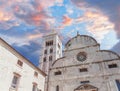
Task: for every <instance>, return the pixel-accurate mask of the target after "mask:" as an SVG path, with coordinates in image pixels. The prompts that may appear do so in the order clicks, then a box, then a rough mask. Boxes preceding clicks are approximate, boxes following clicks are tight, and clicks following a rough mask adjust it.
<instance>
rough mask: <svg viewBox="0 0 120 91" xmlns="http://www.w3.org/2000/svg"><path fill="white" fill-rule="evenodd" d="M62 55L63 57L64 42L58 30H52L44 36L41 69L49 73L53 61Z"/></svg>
mask: <svg viewBox="0 0 120 91" xmlns="http://www.w3.org/2000/svg"><path fill="white" fill-rule="evenodd" d="M60 57H62V42H61V40H60V38H59V36H58V34H57V32H56V31H55V30H52V31H51V32H50V33H48V34H46V35H45V36H43V43H42V51H41V58H40V69H41V70H42V71H43V72H45V73H46V74H48V73H49V69H50V67H51V66H52V63H53V62H54V61H55V60H57V59H58V58H60Z"/></svg>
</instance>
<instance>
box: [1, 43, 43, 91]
mask: <svg viewBox="0 0 120 91" xmlns="http://www.w3.org/2000/svg"><path fill="white" fill-rule="evenodd" d="M3 46H4V45H3V44H2V46H1V45H0V90H1V91H10V88H11V83H12V79H13V76H14V72H15V73H18V74H19V75H21V77H20V81H19V84H18V90H17V91H32V86H33V82H35V83H37V87H38V88H39V89H41V90H42V91H44V81H45V77H44V76H43V75H42V74H41V73H40V72H39V70H37V69H36V68H35V67H33V66H31V64H30V63H28V62H27V61H26V60H25V59H24V58H23V57H20V56H15V55H18V54H13V53H15V52H13V53H11V52H10V51H9V50H7V49H6V48H4V47H3ZM18 59H19V60H21V61H22V62H23V66H22V67H20V66H19V65H17V61H18ZM34 71H36V72H38V78H36V77H35V76H34Z"/></svg>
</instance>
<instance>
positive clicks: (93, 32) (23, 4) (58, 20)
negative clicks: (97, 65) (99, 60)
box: [0, 0, 120, 66]
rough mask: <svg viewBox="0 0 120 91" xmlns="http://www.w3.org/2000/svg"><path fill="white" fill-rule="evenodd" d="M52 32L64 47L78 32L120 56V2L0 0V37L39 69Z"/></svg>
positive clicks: (107, 0) (118, 0) (104, 0)
mask: <svg viewBox="0 0 120 91" xmlns="http://www.w3.org/2000/svg"><path fill="white" fill-rule="evenodd" d="M52 30H56V31H57V32H58V34H59V35H60V38H61V40H62V42H63V46H64V45H65V43H66V42H67V41H68V40H69V39H70V38H72V37H74V36H76V34H77V31H78V32H79V34H81V35H89V36H92V37H94V38H95V39H96V40H97V41H98V43H100V44H101V50H112V51H114V52H117V53H118V54H120V0H0V37H1V38H2V39H4V40H5V41H6V42H8V43H9V44H10V45H11V46H12V47H13V48H15V49H16V50H17V51H18V52H19V53H21V54H22V55H23V56H25V57H26V58H27V59H29V60H30V61H31V62H32V63H33V64H34V65H36V66H37V65H38V63H39V58H40V51H41V48H42V36H44V35H45V34H47V33H49V32H51V31H52Z"/></svg>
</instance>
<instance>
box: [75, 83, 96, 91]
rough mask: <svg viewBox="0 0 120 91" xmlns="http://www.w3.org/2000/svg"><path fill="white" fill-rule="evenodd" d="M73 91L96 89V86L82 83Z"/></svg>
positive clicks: (91, 90)
mask: <svg viewBox="0 0 120 91" xmlns="http://www.w3.org/2000/svg"><path fill="white" fill-rule="evenodd" d="M74 91H98V88H97V87H94V86H92V85H89V84H83V85H80V86H79V87H77V88H76V89H75V90H74Z"/></svg>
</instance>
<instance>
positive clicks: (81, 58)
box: [77, 52, 87, 62]
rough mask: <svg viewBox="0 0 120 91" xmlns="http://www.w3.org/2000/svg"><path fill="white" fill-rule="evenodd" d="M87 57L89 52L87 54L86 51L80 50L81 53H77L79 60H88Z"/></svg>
mask: <svg viewBox="0 0 120 91" xmlns="http://www.w3.org/2000/svg"><path fill="white" fill-rule="evenodd" d="M86 58H87V54H86V53H85V52H79V53H78V54H77V60H78V61H81V62H83V61H85V60H86Z"/></svg>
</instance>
